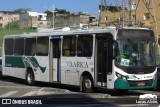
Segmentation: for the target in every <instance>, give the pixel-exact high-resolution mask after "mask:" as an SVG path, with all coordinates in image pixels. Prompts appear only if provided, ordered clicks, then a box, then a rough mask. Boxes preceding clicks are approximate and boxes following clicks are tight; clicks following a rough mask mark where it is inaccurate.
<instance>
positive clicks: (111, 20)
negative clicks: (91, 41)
mask: <svg viewBox="0 0 160 107" xmlns="http://www.w3.org/2000/svg"><path fill="white" fill-rule="evenodd" d="M128 13H129V10H128V9H127V8H125V16H124V18H125V25H127V24H129V22H128V15H129V14H128ZM121 24H122V8H121V7H118V6H106V7H105V6H101V5H99V26H100V27H106V26H112V25H113V26H119V25H121Z"/></svg>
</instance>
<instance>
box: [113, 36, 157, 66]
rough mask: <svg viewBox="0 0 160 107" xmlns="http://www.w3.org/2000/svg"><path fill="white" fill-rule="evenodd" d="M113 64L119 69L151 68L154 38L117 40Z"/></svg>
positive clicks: (152, 64) (154, 63)
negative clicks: (116, 50) (117, 48)
mask: <svg viewBox="0 0 160 107" xmlns="http://www.w3.org/2000/svg"><path fill="white" fill-rule="evenodd" d="M117 42H118V45H119V50H118V53H117V57H116V59H115V64H116V65H117V66H119V67H125V68H129V67H139V68H140V67H153V66H155V65H156V61H155V56H156V54H155V41H154V38H119V39H118V40H117Z"/></svg>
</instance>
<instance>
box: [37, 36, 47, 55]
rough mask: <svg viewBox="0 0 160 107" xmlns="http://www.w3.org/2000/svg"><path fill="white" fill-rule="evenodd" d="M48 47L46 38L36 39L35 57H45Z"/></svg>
mask: <svg viewBox="0 0 160 107" xmlns="http://www.w3.org/2000/svg"><path fill="white" fill-rule="evenodd" d="M48 47H49V38H48V37H38V38H37V52H36V55H37V56H47V55H48Z"/></svg>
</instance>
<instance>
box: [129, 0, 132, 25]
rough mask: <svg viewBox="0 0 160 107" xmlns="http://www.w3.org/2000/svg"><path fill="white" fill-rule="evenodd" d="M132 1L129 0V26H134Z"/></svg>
mask: <svg viewBox="0 0 160 107" xmlns="http://www.w3.org/2000/svg"><path fill="white" fill-rule="evenodd" d="M131 6H132V0H129V26H132V9H131Z"/></svg>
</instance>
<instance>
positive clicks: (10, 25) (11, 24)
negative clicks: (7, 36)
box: [5, 21, 20, 29]
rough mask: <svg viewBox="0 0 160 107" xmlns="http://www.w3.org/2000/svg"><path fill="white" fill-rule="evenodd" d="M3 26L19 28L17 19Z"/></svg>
mask: <svg viewBox="0 0 160 107" xmlns="http://www.w3.org/2000/svg"><path fill="white" fill-rule="evenodd" d="M5 28H6V29H19V28H20V25H19V21H12V22H9V23H8V24H7V25H6V26H5Z"/></svg>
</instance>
